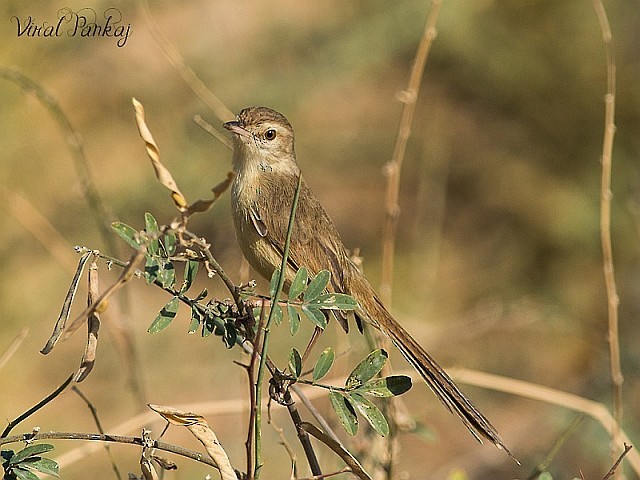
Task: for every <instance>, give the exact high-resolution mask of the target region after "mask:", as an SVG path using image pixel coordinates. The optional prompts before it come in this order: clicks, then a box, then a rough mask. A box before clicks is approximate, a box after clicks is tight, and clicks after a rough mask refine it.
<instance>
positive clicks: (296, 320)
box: [287, 304, 300, 336]
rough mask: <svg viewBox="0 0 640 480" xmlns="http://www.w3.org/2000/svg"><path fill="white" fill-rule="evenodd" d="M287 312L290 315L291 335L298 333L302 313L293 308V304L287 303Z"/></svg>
mask: <svg viewBox="0 0 640 480" xmlns="http://www.w3.org/2000/svg"><path fill="white" fill-rule="evenodd" d="M287 314H288V315H289V331H290V332H291V336H293V335H295V334H296V333H298V330H299V329H300V314H299V313H298V311H297V310H296V309H295V308H293V305H289V304H287Z"/></svg>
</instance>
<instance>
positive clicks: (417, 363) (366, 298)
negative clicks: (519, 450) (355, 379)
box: [352, 276, 519, 463]
mask: <svg viewBox="0 0 640 480" xmlns="http://www.w3.org/2000/svg"><path fill="white" fill-rule="evenodd" d="M360 279H361V280H362V281H363V282H362V283H361V282H358V281H357V280H356V282H357V283H360V285H358V287H360V288H354V289H353V290H352V295H353V296H354V297H355V298H356V300H358V303H360V306H361V307H362V308H363V313H364V314H365V318H363V320H365V321H367V322H368V323H371V324H372V325H373V326H374V327H376V328H378V329H379V330H380V331H381V332H382V333H384V334H385V335H386V336H388V337H389V338H390V339H391V341H392V342H393V344H394V345H395V346H396V348H398V350H400V352H401V353H402V355H403V356H404V358H405V359H407V361H408V362H409V363H410V364H411V366H412V367H413V368H415V370H416V371H417V372H418V373H419V374H420V376H421V377H422V378H423V379H424V381H425V383H426V384H427V385H428V386H429V388H430V389H431V390H432V391H433V393H435V394H436V396H437V397H438V399H439V400H440V401H441V402H442V403H443V404H444V405H445V406H446V407H447V408H448V409H449V411H451V412H453V413H455V414H456V415H457V416H458V417H459V418H460V420H462V422H463V423H464V424H465V426H466V427H467V428H468V429H469V431H470V432H471V433H472V434H473V436H474V437H475V438H476V439H477V440H478V441H479V442H480V443H482V438H483V437H484V438H486V439H487V440H489V441H491V442H492V443H493V444H494V445H496V446H497V447H498V448H500V449H503V450H504V451H505V452H506V453H507V454H508V455H509V456H510V457H511V458H513V459H514V460H515V461H516V462H518V460H517V459H516V458H515V457H514V456H513V454H512V453H511V452H510V451H509V449H508V448H507V447H506V446H505V444H504V442H503V440H502V438H500V435H499V434H498V432H497V431H496V429H495V428H494V427H493V425H491V422H489V420H487V418H486V417H485V416H484V415H482V413H480V411H479V410H478V409H477V408H476V407H475V406H474V405H473V403H471V401H470V400H469V399H468V398H467V397H466V396H465V395H464V394H463V393H462V392H461V391H460V389H459V388H458V386H457V385H456V384H455V383H454V382H453V380H451V378H450V377H449V375H447V373H446V372H445V371H444V370H443V369H442V367H440V365H438V364H437V363H436V361H435V360H434V359H433V358H432V357H431V355H429V354H428V353H427V352H426V351H425V350H424V349H423V348H422V347H421V346H420V344H419V343H418V342H416V341H415V340H414V339H413V337H412V336H411V335H410V334H409V332H407V331H406V330H405V329H404V328H403V327H402V326H401V325H400V324H399V323H398V322H397V321H396V320H395V319H394V318H393V317H392V316H391V314H390V313H389V312H388V311H387V310H386V308H385V307H384V305H382V302H381V301H380V300H379V299H378V297H377V296H376V295H375V293H374V292H373V289H372V288H371V286H370V285H369V284H368V282H367V281H366V279H364V277H362V276H360ZM354 280H355V279H354ZM365 284H366V285H365ZM353 286H355V285H353ZM367 290H368V291H367ZM358 293H360V295H358ZM367 317H368V318H367ZM518 463H519V462H518Z"/></svg>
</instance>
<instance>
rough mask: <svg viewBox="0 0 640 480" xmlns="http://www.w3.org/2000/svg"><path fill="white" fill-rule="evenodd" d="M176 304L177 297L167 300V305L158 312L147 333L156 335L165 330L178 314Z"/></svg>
mask: <svg viewBox="0 0 640 480" xmlns="http://www.w3.org/2000/svg"><path fill="white" fill-rule="evenodd" d="M178 304H179V300H178V297H173V298H172V299H171V300H169V301H168V302H167V304H166V305H165V306H164V307H162V310H160V313H159V314H158V316H157V317H156V319H155V320H154V321H153V323H151V325H150V326H149V329H148V330H147V331H148V332H149V333H158V332H161V331H162V330H164V329H165V328H167V327H168V326H169V324H170V323H171V322H172V321H173V319H174V318H175V317H176V314H177V313H178Z"/></svg>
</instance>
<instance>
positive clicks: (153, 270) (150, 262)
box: [144, 255, 160, 285]
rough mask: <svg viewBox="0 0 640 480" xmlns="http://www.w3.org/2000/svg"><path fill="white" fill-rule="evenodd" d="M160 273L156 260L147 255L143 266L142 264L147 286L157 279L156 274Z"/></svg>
mask: <svg viewBox="0 0 640 480" xmlns="http://www.w3.org/2000/svg"><path fill="white" fill-rule="evenodd" d="M159 272H160V264H159V263H158V260H157V259H156V258H154V257H151V256H149V255H147V256H146V260H145V264H144V274H145V278H146V280H147V285H151V284H152V283H153V282H155V281H156V278H158V273H159Z"/></svg>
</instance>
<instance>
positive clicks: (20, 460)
mask: <svg viewBox="0 0 640 480" xmlns="http://www.w3.org/2000/svg"><path fill="white" fill-rule="evenodd" d="M51 450H53V445H50V444H48V443H39V444H35V445H27V446H26V447H24V448H23V449H22V450H20V451H19V452H14V451H13V450H2V452H1V455H2V468H4V477H3V478H4V479H5V480H38V476H37V475H36V474H35V473H34V472H40V473H44V474H47V475H52V476H54V477H57V476H58V464H57V463H56V462H55V461H54V460H51V459H50V458H46V457H43V456H42V454H43V453H46V452H49V451H51Z"/></svg>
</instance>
